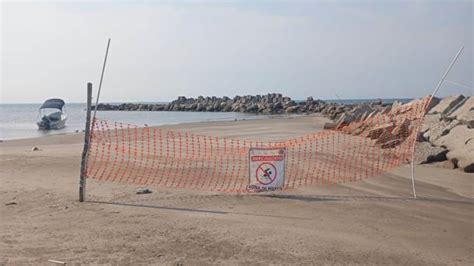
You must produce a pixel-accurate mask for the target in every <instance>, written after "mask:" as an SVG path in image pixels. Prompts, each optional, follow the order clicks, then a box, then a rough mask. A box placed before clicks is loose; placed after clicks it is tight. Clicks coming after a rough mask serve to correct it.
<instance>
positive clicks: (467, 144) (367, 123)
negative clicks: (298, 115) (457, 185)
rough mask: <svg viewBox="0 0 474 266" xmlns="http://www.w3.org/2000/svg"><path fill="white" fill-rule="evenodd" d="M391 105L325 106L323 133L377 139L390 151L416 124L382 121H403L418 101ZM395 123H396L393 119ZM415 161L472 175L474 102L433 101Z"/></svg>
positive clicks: (470, 99) (458, 98)
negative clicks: (336, 132)
mask: <svg viewBox="0 0 474 266" xmlns="http://www.w3.org/2000/svg"><path fill="white" fill-rule="evenodd" d="M421 100H423V99H418V100H413V101H411V102H409V103H406V104H401V103H399V102H395V103H393V104H392V105H383V104H381V103H377V102H374V103H363V104H357V105H339V104H327V105H326V106H324V107H323V108H322V113H323V114H324V115H326V116H327V117H328V118H330V119H331V120H333V122H332V123H327V124H326V125H325V128H326V129H337V130H341V131H344V132H346V133H348V134H352V135H360V136H365V137H368V138H372V139H376V144H380V145H381V147H382V148H393V147H395V146H397V145H399V144H400V143H402V142H403V141H404V139H405V138H406V137H407V136H408V135H409V134H407V133H409V132H411V131H410V130H411V129H412V127H413V124H414V122H415V121H412V120H410V119H409V117H407V118H406V119H404V118H402V119H399V120H398V122H399V123H395V122H387V120H386V119H384V117H393V118H396V117H403V114H405V113H407V112H408V111H409V110H411V109H412V108H413V107H414V106H416V104H417V103H419V101H421ZM395 120H396V119H395ZM415 160H416V162H417V163H418V164H426V163H436V165H439V166H442V167H448V168H459V169H460V170H462V171H464V172H469V173H473V172H474V98H473V97H465V96H463V95H455V96H448V97H445V98H443V99H439V98H436V97H435V98H433V99H432V101H431V103H430V105H429V106H428V112H427V114H426V116H425V117H424V120H423V124H422V126H421V129H420V131H419V134H418V136H417V143H416V154H415Z"/></svg>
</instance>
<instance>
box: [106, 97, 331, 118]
mask: <svg viewBox="0 0 474 266" xmlns="http://www.w3.org/2000/svg"><path fill="white" fill-rule="evenodd" d="M325 106H326V104H325V103H324V102H323V101H321V100H314V99H313V97H308V98H307V99H306V101H304V102H296V101H294V100H292V99H291V98H290V97H284V96H283V95H282V94H279V93H271V94H267V95H256V96H253V95H246V96H235V97H234V98H229V97H226V96H224V97H216V96H213V97H203V96H199V97H198V98H186V97H184V96H179V97H178V99H176V100H174V101H172V102H171V103H166V104H138V103H136V104H135V103H123V104H102V103H101V104H99V105H98V106H97V110H105V111H193V112H242V113H262V114H283V113H314V112H320V111H321V110H322V109H323V107H325Z"/></svg>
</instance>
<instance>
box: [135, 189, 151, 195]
mask: <svg viewBox="0 0 474 266" xmlns="http://www.w3.org/2000/svg"><path fill="white" fill-rule="evenodd" d="M152 192H153V191H151V189H149V188H139V189H137V194H149V193H152Z"/></svg>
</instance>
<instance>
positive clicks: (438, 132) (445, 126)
mask: <svg viewBox="0 0 474 266" xmlns="http://www.w3.org/2000/svg"><path fill="white" fill-rule="evenodd" d="M459 124H461V122H459V121H458V120H453V121H451V122H450V121H445V120H441V121H438V123H435V124H432V125H431V126H430V128H429V129H428V130H427V131H425V132H424V133H423V137H424V138H425V139H426V140H428V141H431V142H434V141H436V140H437V139H439V138H440V137H442V136H445V135H447V134H448V133H449V132H450V131H451V129H453V128H454V127H456V126H458V125H459Z"/></svg>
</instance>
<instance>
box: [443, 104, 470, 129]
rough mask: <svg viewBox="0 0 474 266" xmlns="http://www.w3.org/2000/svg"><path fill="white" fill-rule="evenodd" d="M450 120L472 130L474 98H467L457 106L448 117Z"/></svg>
mask: <svg viewBox="0 0 474 266" xmlns="http://www.w3.org/2000/svg"><path fill="white" fill-rule="evenodd" d="M448 117H449V118H451V119H457V120H460V121H461V122H462V123H463V124H465V125H467V126H468V127H469V128H474V97H469V98H467V99H466V100H465V101H464V103H462V105H461V106H459V107H458V108H457V109H456V110H455V111H454V112H452V113H451V114H450V115H449V116H448Z"/></svg>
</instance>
